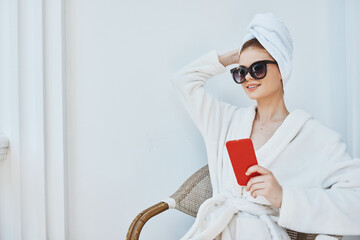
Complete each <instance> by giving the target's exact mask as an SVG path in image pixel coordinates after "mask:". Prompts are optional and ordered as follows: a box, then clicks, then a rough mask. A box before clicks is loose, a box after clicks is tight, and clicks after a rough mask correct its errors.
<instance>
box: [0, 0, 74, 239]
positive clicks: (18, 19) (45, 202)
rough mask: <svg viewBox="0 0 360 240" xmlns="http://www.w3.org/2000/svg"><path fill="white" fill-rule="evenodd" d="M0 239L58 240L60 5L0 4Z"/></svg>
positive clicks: (62, 227) (62, 176) (63, 193)
mask: <svg viewBox="0 0 360 240" xmlns="http://www.w3.org/2000/svg"><path fill="white" fill-rule="evenodd" d="M0 6H1V13H2V16H1V20H2V22H1V23H2V24H1V26H0V35H1V49H0V50H1V56H2V58H1V65H2V68H1V70H2V74H1V75H0V77H1V81H0V89H1V100H2V101H3V104H1V108H0V114H1V116H2V118H1V121H0V124H1V126H0V131H2V132H4V134H5V135H7V136H8V137H9V143H10V144H9V146H10V147H9V154H8V155H7V157H6V159H4V160H3V161H1V162H0V174H1V178H0V187H1V188H0V239H6V240H13V239H14V240H28V239H29V240H32V239H37V240H42V239H43V240H45V239H52V240H53V239H54V240H57V239H59V240H65V239H68V231H67V223H68V218H67V216H68V214H67V213H68V210H67V177H66V176H67V174H66V173H67V164H66V141H65V140H66V137H65V136H66V134H65V133H66V126H65V122H66V121H65V118H66V116H65V108H64V106H65V104H64V101H65V86H64V82H65V81H64V74H63V72H64V66H65V64H64V62H63V60H64V54H63V53H64V31H63V30H64V24H63V22H64V21H63V20H64V13H63V9H64V7H63V1H56V0H17V1H13V0H3V1H2V2H1V5H0Z"/></svg>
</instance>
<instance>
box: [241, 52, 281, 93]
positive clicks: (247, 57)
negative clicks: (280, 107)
mask: <svg viewBox="0 0 360 240" xmlns="http://www.w3.org/2000/svg"><path fill="white" fill-rule="evenodd" d="M260 60H271V61H275V60H274V58H272V57H271V55H270V54H269V53H268V52H267V51H266V50H265V49H262V48H258V47H248V48H246V49H245V50H244V51H243V52H242V53H241V54H240V58H239V65H243V66H245V67H249V66H250V65H251V64H252V63H254V62H257V61H260ZM266 67H267V73H266V76H265V77H264V78H263V79H254V78H253V77H252V76H251V75H250V73H247V75H246V76H245V79H246V81H245V82H244V83H242V84H241V85H242V87H243V89H244V91H245V93H246V94H247V95H248V96H249V98H251V99H262V98H267V97H269V96H272V95H277V94H280V95H281V96H282V88H283V86H282V80H281V73H280V71H279V68H278V66H277V65H276V64H267V66H266ZM249 84H261V85H260V86H259V87H257V88H255V89H253V90H252V91H251V89H250V90H249V89H248V88H247V87H246V86H248V85H249Z"/></svg>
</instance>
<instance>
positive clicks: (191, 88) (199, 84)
mask: <svg viewBox="0 0 360 240" xmlns="http://www.w3.org/2000/svg"><path fill="white" fill-rule="evenodd" d="M225 70H226V67H225V66H224V65H222V64H221V63H220V61H219V57H218V53H217V50H212V51H210V52H208V53H207V54H205V55H203V56H201V57H200V58H198V59H196V60H195V61H193V62H191V63H190V64H188V65H186V66H185V67H183V68H181V69H180V70H178V71H177V72H175V73H174V74H173V77H172V82H173V85H174V87H175V89H176V92H177V93H178V96H179V97H180V99H181V102H182V103H183V105H184V106H185V109H186V111H187V112H188V114H189V115H190V117H191V119H192V120H193V122H194V124H195V125H196V126H197V128H198V129H199V131H200V132H201V134H202V136H203V138H204V139H208V140H209V139H215V140H217V139H218V137H219V135H220V133H221V131H222V126H223V121H224V116H225V115H226V114H227V112H228V111H229V110H230V109H233V108H234V107H235V106H234V105H231V104H228V103H225V102H222V101H220V100H218V99H216V98H215V97H213V96H212V95H211V94H209V93H208V92H206V91H205V89H204V85H205V83H206V81H207V80H208V79H209V78H211V77H212V76H215V75H218V74H220V73H223V72H224V71H225Z"/></svg>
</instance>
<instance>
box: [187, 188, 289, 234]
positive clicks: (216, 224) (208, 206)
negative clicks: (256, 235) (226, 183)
mask: <svg viewBox="0 0 360 240" xmlns="http://www.w3.org/2000/svg"><path fill="white" fill-rule="evenodd" d="M219 207H220V208H221V210H219V209H218V211H217V212H218V213H217V214H216V216H215V217H216V218H215V219H211V220H209V219H208V217H209V214H211V213H212V212H214V208H219ZM238 212H247V213H250V214H253V215H257V216H258V217H259V218H260V219H261V220H263V222H264V223H265V224H266V225H267V227H268V228H269V231H270V233H271V235H272V238H273V239H277V240H280V239H290V238H289V237H288V235H287V234H286V231H285V230H284V229H283V228H282V227H280V226H279V225H277V224H276V223H275V222H274V220H273V218H272V217H271V216H272V215H276V211H275V209H274V208H272V207H270V206H267V205H262V204H258V203H254V202H252V201H250V200H248V199H246V198H243V197H235V196H234V195H233V194H232V193H230V192H221V193H218V194H216V195H214V196H213V197H211V198H209V199H207V200H206V201H205V202H204V203H203V204H202V205H201V206H200V208H199V211H198V215H197V216H196V219H195V223H194V224H193V225H192V227H191V228H190V230H189V231H188V232H187V234H186V235H185V236H183V238H181V239H182V240H183V239H184V240H185V239H194V240H195V239H196V240H209V239H214V238H215V237H216V236H217V235H218V234H219V233H220V232H222V231H223V230H224V228H225V227H226V226H227V225H228V224H229V222H230V221H231V219H232V218H233V216H234V215H235V214H237V213H238ZM208 220H209V221H208ZM207 222H209V223H208V224H210V226H207V227H206V230H205V231H202V232H201V229H204V228H203V225H204V224H206V223H207ZM199 230H200V232H198V231H199Z"/></svg>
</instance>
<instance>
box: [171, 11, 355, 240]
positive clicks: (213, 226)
mask: <svg viewBox="0 0 360 240" xmlns="http://www.w3.org/2000/svg"><path fill="white" fill-rule="evenodd" d="M291 59H292V39H291V36H290V34H289V32H288V30H287V28H286V26H285V25H284V24H283V22H282V21H281V20H280V19H279V18H277V17H276V16H275V15H274V14H272V13H266V14H264V13H259V14H257V15H255V17H254V19H253V20H252V21H251V23H250V24H249V26H248V34H247V35H246V36H245V38H244V39H243V44H242V47H241V48H239V49H237V50H234V51H230V52H227V53H224V54H220V55H219V54H218V53H217V51H216V50H213V51H211V52H209V53H207V54H205V55H204V56H202V57H200V58H198V59H197V60H195V61H193V62H192V63H190V64H189V65H187V66H185V67H183V68H181V69H180V70H179V71H177V72H176V73H175V74H174V77H173V83H174V86H175V88H176V90H177V92H178V95H179V97H180V99H181V101H182V103H183V104H184V106H185V108H186V110H187V112H188V113H189V115H190V117H191V118H192V120H193V121H194V123H195V124H196V126H197V127H198V129H199V131H200V132H201V134H202V136H203V138H204V141H205V144H206V150H207V156H208V164H209V172H210V178H211V182H212V188H213V197H212V198H209V199H207V200H206V201H205V202H204V203H203V204H202V205H201V206H200V209H199V212H198V215H197V217H196V219H195V222H194V224H193V225H192V227H191V228H190V230H189V231H188V232H187V233H186V234H185V236H184V237H183V238H182V240H185V239H204V240H209V239H216V240H220V239H222V240H235V239H236V240H237V239H241V240H246V239H290V238H289V236H288V235H287V234H286V231H285V230H284V228H288V229H292V230H295V231H299V232H306V233H317V234H319V235H318V237H317V239H320V238H321V239H334V238H332V237H330V236H326V234H338V235H357V234H360V204H359V202H360V159H359V158H351V157H350V156H349V154H348V153H347V152H346V144H345V143H344V142H343V139H342V138H341V135H340V134H339V133H337V132H335V131H334V130H332V129H329V128H327V127H326V126H325V125H323V124H321V123H320V122H319V121H318V120H316V119H314V118H313V117H312V116H311V115H309V114H308V113H307V112H305V111H304V110H301V109H295V110H292V111H291V112H289V111H288V110H287V108H286V106H285V103H284V98H283V94H284V91H283V86H284V85H285V84H286V82H287V81H288V80H289V78H290V74H291ZM264 60H266V61H264ZM259 61H260V62H259ZM231 64H239V66H238V67H236V68H233V69H231V74H232V77H233V79H234V81H235V82H236V83H237V84H241V86H242V88H243V90H244V91H245V93H246V94H247V95H248V96H249V97H250V98H251V99H254V100H256V102H257V104H256V105H251V106H249V107H237V106H234V105H231V104H228V103H225V102H221V101H219V100H218V99H216V98H214V97H213V96H212V95H210V94H209V93H207V92H206V91H205V90H204V84H205V83H206V81H207V80H208V79H209V78H211V77H212V76H215V75H218V74H220V73H223V72H224V71H225V70H226V67H227V66H229V65H231ZM251 86H255V87H251ZM242 138H251V140H252V141H253V145H254V148H255V153H256V157H257V160H258V165H255V166H252V167H250V168H249V169H248V172H247V174H251V173H253V172H258V173H260V174H261V175H260V176H257V177H253V178H251V180H250V181H249V183H248V184H247V186H246V187H242V186H239V185H238V184H237V182H236V178H235V175H234V172H233V169H232V166H231V163H230V160H229V156H228V153H227V150H226V147H225V143H226V142H227V141H229V140H234V139H242Z"/></svg>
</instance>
